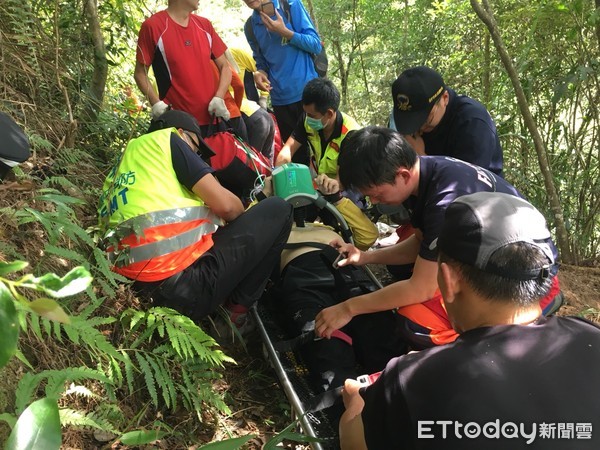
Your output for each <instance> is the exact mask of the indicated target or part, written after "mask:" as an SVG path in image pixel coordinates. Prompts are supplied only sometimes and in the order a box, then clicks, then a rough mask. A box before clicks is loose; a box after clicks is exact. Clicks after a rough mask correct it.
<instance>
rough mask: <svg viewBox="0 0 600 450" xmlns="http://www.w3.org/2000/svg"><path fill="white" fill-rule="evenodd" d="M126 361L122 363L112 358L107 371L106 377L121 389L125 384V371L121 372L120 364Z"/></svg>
mask: <svg viewBox="0 0 600 450" xmlns="http://www.w3.org/2000/svg"><path fill="white" fill-rule="evenodd" d="M123 360H124V359H121V360H120V361H119V360H117V359H115V358H110V362H109V365H108V370H107V371H106V376H107V377H109V378H110V379H111V381H112V382H113V384H114V385H115V386H117V387H120V386H121V385H122V384H123V371H122V370H121V365H120V364H119V362H122V361H123Z"/></svg>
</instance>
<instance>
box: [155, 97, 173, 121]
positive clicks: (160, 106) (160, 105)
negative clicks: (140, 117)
mask: <svg viewBox="0 0 600 450" xmlns="http://www.w3.org/2000/svg"><path fill="white" fill-rule="evenodd" d="M169 109H171V107H170V106H169V105H167V104H166V103H165V102H163V101H162V100H159V101H157V102H156V103H155V104H154V105H152V118H153V119H158V118H159V117H160V116H162V115H163V114H164V113H166V112H167V111H168V110H169Z"/></svg>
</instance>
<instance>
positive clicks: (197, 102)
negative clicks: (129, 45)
mask: <svg viewBox="0 0 600 450" xmlns="http://www.w3.org/2000/svg"><path fill="white" fill-rule="evenodd" d="M226 49H227V46H226V45H225V43H224V42H223V41H222V40H221V38H220V37H219V35H218V34H217V33H216V32H215V30H214V28H213V26H212V24H211V23H210V21H209V20H208V19H205V18H204V17H200V16H197V15H195V14H190V20H189V24H188V26H187V27H182V26H181V25H179V24H177V23H176V22H175V21H174V20H173V19H171V17H170V16H169V14H168V13H167V11H166V10H165V11H161V12H158V13H156V14H154V15H153V16H151V17H150V18H148V19H147V20H145V21H144V23H143V24H142V27H141V28H140V34H139V36H138V46H137V55H136V58H137V61H138V62H139V63H141V64H143V65H145V66H150V65H152V69H153V70H154V76H155V78H156V83H157V84H158V95H159V98H160V99H161V100H162V101H164V102H165V103H167V104H170V105H172V106H173V108H174V109H179V110H182V111H186V112H188V113H190V114H192V115H193V116H194V117H196V119H197V120H198V122H199V123H200V125H207V124H208V123H209V122H210V116H209V114H208V104H209V103H210V101H211V100H212V98H213V97H214V95H215V92H216V91H217V87H218V80H216V79H215V76H214V73H213V68H212V63H211V59H213V58H218V57H219V56H221V55H222V54H223V53H224V52H225V50H226ZM227 95H229V94H227Z"/></svg>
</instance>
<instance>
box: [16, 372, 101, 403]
mask: <svg viewBox="0 0 600 450" xmlns="http://www.w3.org/2000/svg"><path fill="white" fill-rule="evenodd" d="M44 380H47V383H46V395H47V396H48V397H58V396H59V395H60V393H62V392H63V391H64V384H65V383H66V382H67V381H80V380H96V381H101V382H103V383H107V384H110V383H111V380H110V379H109V378H108V377H106V376H105V375H104V374H103V373H102V372H100V371H98V370H94V369H90V368H88V367H68V368H66V369H62V370H44V371H42V372H39V373H36V374H31V373H29V372H28V373H25V374H24V375H23V376H22V377H21V379H20V380H19V384H18V385H17V390H16V392H15V410H16V412H17V413H18V414H20V413H21V412H23V410H24V409H25V408H26V407H27V404H28V403H30V402H31V400H32V399H33V394H34V393H35V392H36V390H37V389H38V387H39V385H40V383H41V382H42V381H44Z"/></svg>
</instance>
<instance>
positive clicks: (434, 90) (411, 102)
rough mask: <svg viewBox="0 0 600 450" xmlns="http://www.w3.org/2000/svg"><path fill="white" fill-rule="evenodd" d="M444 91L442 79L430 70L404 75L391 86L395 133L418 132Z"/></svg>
mask: <svg viewBox="0 0 600 450" xmlns="http://www.w3.org/2000/svg"><path fill="white" fill-rule="evenodd" d="M445 89H446V86H445V85H444V80H443V79H442V76H441V75H440V74H439V73H437V72H436V71H435V70H433V69H430V68H429V67H425V66H418V67H413V68H411V69H407V70H405V71H404V72H402V73H401V74H400V76H399V77H398V78H397V79H396V81H394V84H392V98H393V100H394V122H395V125H396V130H398V132H399V133H401V134H413V133H415V132H416V131H418V130H419V128H421V127H422V126H423V124H424V123H425V122H426V121H427V117H428V116H429V113H430V112H431V109H432V108H433V106H434V105H435V103H436V102H437V101H438V99H439V98H440V97H441V96H442V94H443V93H444V90H445Z"/></svg>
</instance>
